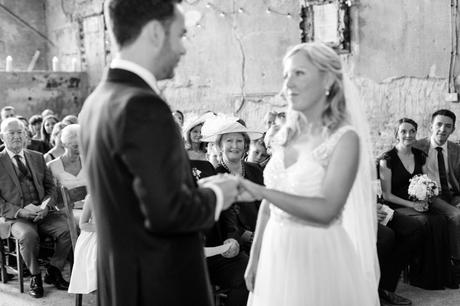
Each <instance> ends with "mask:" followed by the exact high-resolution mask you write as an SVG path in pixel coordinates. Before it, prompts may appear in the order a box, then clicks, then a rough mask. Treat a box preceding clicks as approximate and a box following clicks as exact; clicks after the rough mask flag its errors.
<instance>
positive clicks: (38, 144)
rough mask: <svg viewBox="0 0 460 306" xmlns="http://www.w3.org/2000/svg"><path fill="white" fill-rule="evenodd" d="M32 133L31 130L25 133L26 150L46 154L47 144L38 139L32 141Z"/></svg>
mask: <svg viewBox="0 0 460 306" xmlns="http://www.w3.org/2000/svg"><path fill="white" fill-rule="evenodd" d="M32 137H33V136H32V132H30V131H29V130H26V132H25V138H26V148H27V149H29V150H32V151H37V152H40V153H42V154H45V153H46V150H47V146H46V144H45V143H44V142H43V141H41V140H38V139H32Z"/></svg>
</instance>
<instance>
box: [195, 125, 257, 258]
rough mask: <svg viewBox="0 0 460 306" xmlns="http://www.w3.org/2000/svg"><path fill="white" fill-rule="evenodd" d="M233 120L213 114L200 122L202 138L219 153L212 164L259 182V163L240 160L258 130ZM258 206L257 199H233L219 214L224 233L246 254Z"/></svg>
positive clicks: (252, 234) (220, 169) (222, 169)
mask: <svg viewBox="0 0 460 306" xmlns="http://www.w3.org/2000/svg"><path fill="white" fill-rule="evenodd" d="M237 119H238V118H233V117H225V116H217V117H215V118H211V119H208V120H206V122H205V123H204V125H203V131H204V135H203V141H214V142H215V145H216V148H217V149H218V150H219V151H220V152H221V154H222V155H221V160H220V161H219V165H218V166H217V167H216V171H217V173H230V174H233V175H240V176H242V177H244V178H246V179H248V180H250V181H252V182H255V183H257V184H260V185H262V184H263V173H262V169H261V168H260V166H259V165H257V164H254V163H250V162H245V161H244V160H243V156H244V154H245V153H246V152H247V150H248V148H249V142H250V140H251V138H252V139H257V138H260V136H261V133H259V132H255V131H250V130H249V129H247V128H246V127H245V126H243V125H242V124H240V123H239V122H238V121H237ZM205 126H206V127H205ZM259 206H260V201H254V202H236V203H235V204H233V205H232V207H231V208H230V209H229V210H227V211H226V212H224V213H223V214H222V215H221V220H222V223H223V227H224V233H223V234H224V236H225V237H226V238H234V239H236V240H237V241H238V242H239V244H240V247H241V250H243V251H245V252H246V253H247V254H249V251H250V249H251V245H252V239H253V237H254V231H255V229H256V221H257V214H258V210H259Z"/></svg>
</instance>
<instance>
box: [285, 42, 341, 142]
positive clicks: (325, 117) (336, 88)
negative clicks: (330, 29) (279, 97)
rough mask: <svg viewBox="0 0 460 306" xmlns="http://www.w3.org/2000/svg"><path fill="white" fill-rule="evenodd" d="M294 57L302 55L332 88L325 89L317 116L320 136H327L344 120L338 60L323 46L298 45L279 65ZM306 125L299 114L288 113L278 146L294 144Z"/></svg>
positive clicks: (305, 120)
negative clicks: (322, 102)
mask: <svg viewBox="0 0 460 306" xmlns="http://www.w3.org/2000/svg"><path fill="white" fill-rule="evenodd" d="M297 53H301V54H302V55H304V56H305V57H306V58H307V60H308V61H309V62H311V63H312V64H313V65H314V66H315V67H316V68H318V69H319V70H320V71H323V72H326V73H329V75H330V76H331V77H332V85H331V86H330V87H329V88H326V89H325V95H326V103H325V107H324V110H323V113H322V115H321V120H322V124H323V127H324V132H325V133H327V134H330V133H331V132H333V131H334V130H335V129H337V127H338V126H339V125H340V124H341V123H342V122H343V121H344V120H345V119H346V118H347V117H348V115H347V109H346V104H345V95H344V89H343V81H342V63H341V61H340V57H339V56H338V54H337V53H336V52H335V51H334V50H333V49H332V48H330V47H328V46H327V45H325V44H324V43H319V42H309V43H303V44H298V45H296V46H294V47H293V48H291V49H290V50H288V51H287V53H286V55H285V56H284V58H283V64H285V62H286V60H287V59H289V58H290V57H292V56H293V55H295V54H297ZM307 125H308V122H307V118H306V117H305V116H304V115H303V114H302V113H300V112H298V111H295V110H292V109H289V110H288V115H287V121H286V124H285V125H284V126H283V128H282V129H281V130H280V134H281V135H283V136H281V145H283V146H287V145H288V144H289V143H290V142H292V141H293V140H295V139H296V138H297V137H298V136H299V135H300V133H301V132H302V131H303V129H305V128H306V127H307ZM283 130H284V131H283Z"/></svg>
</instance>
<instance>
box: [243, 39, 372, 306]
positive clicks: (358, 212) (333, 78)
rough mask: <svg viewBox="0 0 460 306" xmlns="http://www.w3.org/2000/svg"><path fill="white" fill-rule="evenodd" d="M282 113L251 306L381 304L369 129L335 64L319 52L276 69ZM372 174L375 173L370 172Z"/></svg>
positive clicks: (318, 48) (255, 249)
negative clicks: (279, 74)
mask: <svg viewBox="0 0 460 306" xmlns="http://www.w3.org/2000/svg"><path fill="white" fill-rule="evenodd" d="M283 68H284V83H283V91H284V95H285V97H286V99H287V101H288V105H289V110H288V114H287V121H286V123H285V124H284V125H283V126H282V127H281V128H280V130H279V131H278V132H277V133H276V134H275V135H274V136H273V139H272V141H271V145H272V157H271V159H270V161H269V162H268V164H267V166H266V168H265V171H264V179H265V184H266V187H264V186H261V185H259V184H255V183H253V182H251V181H249V180H245V179H240V181H241V186H242V187H243V188H245V189H246V190H247V191H248V192H249V193H250V194H252V196H253V197H254V198H256V199H263V201H262V204H261V206H260V209H259V215H258V220H257V229H256V232H255V236H254V241H253V244H252V249H251V256H250V260H249V264H248V267H247V270H246V275H245V278H246V284H247V286H248V289H249V290H250V291H251V294H250V297H249V301H248V305H253V306H256V305H257V306H259V305H260V306H262V305H263V306H271V305H273V306H275V305H290V306H304V305H315V306H329V305H343V306H348V305H379V298H378V292H377V289H378V278H379V268H378V260H377V254H376V232H377V219H376V198H375V194H374V193H373V191H372V185H371V183H370V182H372V179H373V174H374V173H373V170H375V169H374V166H373V161H372V159H371V155H370V147H369V146H368V138H369V134H368V127H367V124H366V119H365V116H364V114H363V112H362V106H361V105H360V102H359V95H358V94H357V92H356V91H353V87H352V86H351V84H349V83H348V82H344V78H343V75H342V66H341V61H340V58H339V56H338V55H337V54H336V53H335V52H334V51H333V50H332V49H331V48H329V47H328V46H326V45H324V44H322V43H305V44H300V45H297V46H295V47H294V48H292V49H291V50H289V51H288V52H287V54H286V55H285V57H284V60H283ZM374 172H375V171H374Z"/></svg>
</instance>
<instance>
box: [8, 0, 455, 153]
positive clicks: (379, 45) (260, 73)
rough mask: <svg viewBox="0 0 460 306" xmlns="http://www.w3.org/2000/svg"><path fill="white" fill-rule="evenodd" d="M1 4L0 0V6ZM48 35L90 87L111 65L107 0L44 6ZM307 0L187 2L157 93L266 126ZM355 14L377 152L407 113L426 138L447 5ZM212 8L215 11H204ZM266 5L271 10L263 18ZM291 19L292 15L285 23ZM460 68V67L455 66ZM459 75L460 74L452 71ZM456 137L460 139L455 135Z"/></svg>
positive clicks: (360, 6) (437, 88)
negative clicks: (183, 34)
mask: <svg viewBox="0 0 460 306" xmlns="http://www.w3.org/2000/svg"><path fill="white" fill-rule="evenodd" d="M0 1H1V0H0ZM45 2H46V17H47V18H46V20H47V33H48V35H49V36H50V37H51V38H52V39H53V40H54V41H56V44H57V45H58V48H56V49H53V50H51V51H50V52H49V58H51V57H52V56H59V57H60V58H62V65H63V69H64V70H66V69H67V68H65V67H69V63H71V58H73V57H77V58H78V66H79V69H81V70H82V71H87V72H88V78H89V86H90V88H92V87H94V86H95V85H96V84H97V82H98V81H99V79H100V77H101V73H102V70H103V67H104V66H105V65H106V63H107V62H108V58H107V57H106V56H105V55H106V53H107V49H109V47H108V46H107V43H106V40H107V38H106V34H105V33H104V24H103V20H102V16H101V13H102V2H103V1H102V0H94V1H89V0H73V1H70V0H69V1H65V2H63V3H64V5H63V6H61V5H57V3H59V2H60V1H58V0H46V1H45ZM303 2H304V0H263V1H262V0H254V1H252V0H251V1H243V0H231V1H230V0H208V1H203V0H184V1H183V8H184V11H185V13H186V15H187V16H188V17H193V18H191V19H194V20H193V21H194V23H193V22H191V21H190V20H191V19H190V18H188V19H187V20H188V21H189V23H190V26H189V28H188V34H187V38H186V40H185V45H186V47H187V54H186V55H185V56H184V57H183V58H182V60H181V62H180V64H179V67H178V69H177V70H176V77H175V78H174V79H173V80H171V81H167V82H163V83H162V84H161V87H162V88H163V89H164V95H165V96H166V97H167V99H168V101H169V103H170V104H171V107H172V108H174V109H176V108H177V109H181V110H183V111H184V112H185V113H186V116H187V114H188V113H192V112H194V113H200V112H203V111H205V110H213V111H218V112H230V113H234V114H235V115H238V116H240V117H242V118H243V119H244V120H245V121H246V122H247V123H248V125H249V126H251V127H252V128H261V127H262V118H263V115H264V114H265V112H266V111H268V110H269V109H272V108H274V109H278V110H279V109H282V106H280V105H282V102H280V100H279V99H278V98H277V97H276V94H277V93H278V92H279V90H280V88H281V84H282V67H281V59H282V56H283V54H284V53H285V51H286V49H287V47H288V46H290V45H293V44H296V43H298V42H299V41H300V30H299V22H300V17H299V12H300V4H301V3H303ZM353 2H354V6H353V7H352V29H351V30H352V52H351V54H350V55H348V56H345V58H344V59H345V62H346V65H345V66H346V68H347V69H348V70H350V71H351V75H352V76H353V78H354V79H355V80H356V82H357V84H358V87H359V89H360V91H361V93H362V95H363V97H364V101H365V104H366V107H367V109H366V110H367V113H368V115H369V119H370V122H371V125H372V128H373V135H374V143H375V147H376V149H375V151H376V152H380V151H382V150H384V149H386V148H387V147H389V146H391V145H392V142H393V140H394V138H393V129H394V122H395V121H396V120H397V119H399V118H400V117H402V116H406V117H410V118H413V119H415V120H416V121H417V122H418V123H419V124H420V130H419V136H421V137H422V136H425V135H427V134H429V120H430V115H431V113H432V112H433V111H434V110H435V109H437V108H440V107H445V108H449V109H452V110H453V111H454V112H456V113H457V115H460V112H459V106H458V104H454V103H451V102H446V101H445V99H444V96H445V94H446V93H447V91H448V88H447V77H448V70H449V56H450V51H451V46H450V14H449V13H450V1H445V0H433V1H420V0H406V1H401V0H388V1H375V0H359V1H353ZM208 4H209V5H208ZM267 8H270V10H271V12H272V13H270V14H269V13H267ZM287 13H290V14H291V18H289V17H288V16H287ZM457 68H458V69H460V65H457ZM456 74H458V73H457V72H456ZM453 139H454V140H458V139H460V134H459V132H455V134H454V136H453Z"/></svg>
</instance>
